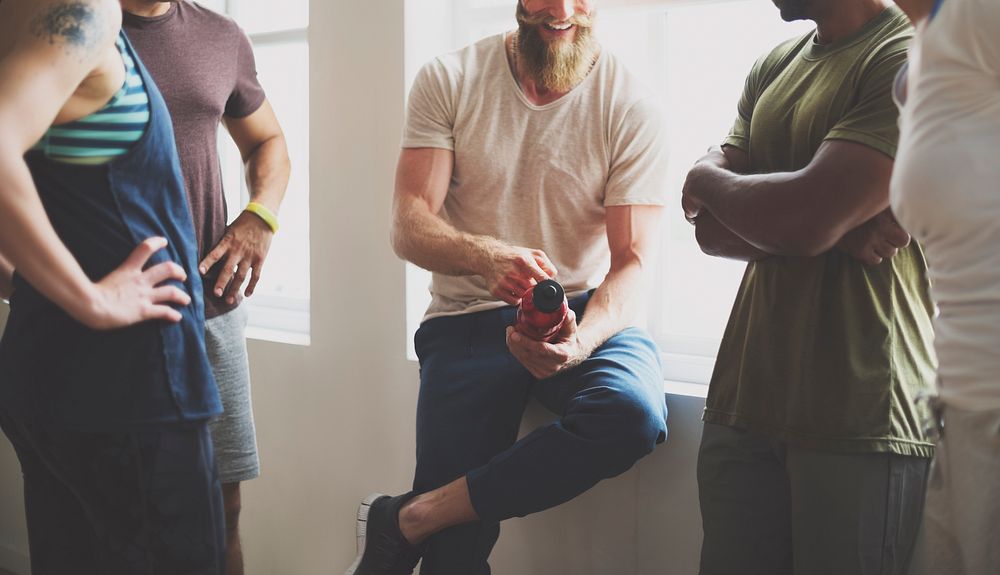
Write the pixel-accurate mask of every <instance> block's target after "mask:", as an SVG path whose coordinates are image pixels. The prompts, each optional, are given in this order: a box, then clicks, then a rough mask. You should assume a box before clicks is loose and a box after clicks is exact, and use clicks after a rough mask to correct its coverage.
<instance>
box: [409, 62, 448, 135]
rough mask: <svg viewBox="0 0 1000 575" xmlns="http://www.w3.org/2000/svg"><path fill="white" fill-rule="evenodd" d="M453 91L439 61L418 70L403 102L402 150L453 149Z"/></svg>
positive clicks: (443, 67)
mask: <svg viewBox="0 0 1000 575" xmlns="http://www.w3.org/2000/svg"><path fill="white" fill-rule="evenodd" d="M456 89H457V88H456V86H455V84H454V83H453V82H452V81H451V79H450V78H449V76H448V73H447V70H446V69H445V66H444V65H443V64H442V63H441V61H440V60H434V61H432V62H430V63H428V64H425V65H424V67H423V68H421V69H420V72H418V73H417V77H416V78H415V79H414V81H413V87H412V88H411V89H410V98H409V100H408V102H407V108H406V126H405V129H404V131H403V147H404V148H442V149H445V150H454V149H455V135H454V126H455V107H454V100H455V91H456Z"/></svg>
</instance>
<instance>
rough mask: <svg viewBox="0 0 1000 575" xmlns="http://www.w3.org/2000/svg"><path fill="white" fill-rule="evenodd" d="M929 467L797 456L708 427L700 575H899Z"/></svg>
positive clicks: (701, 473)
mask: <svg viewBox="0 0 1000 575" xmlns="http://www.w3.org/2000/svg"><path fill="white" fill-rule="evenodd" d="M929 463H930V460H928V459H923V458H919V457H907V456H901V455H895V454H891V453H860V454H857V453H854V454H852V453H836V452H828V451H817V450H809V449H799V448H795V447H791V446H788V445H786V444H784V443H782V442H779V441H774V440H772V439H769V438H768V437H765V436H763V435H758V434H754V433H750V432H747V431H744V430H740V429H735V428H731V427H727V426H722V425H713V424H705V430H704V434H703V436H702V442H701V451H700V453H699V456H698V490H699V499H700V500H701V514H702V521H703V525H704V531H705V540H704V544H703V546H702V551H701V571H700V573H701V575H792V574H794V575H903V574H905V573H906V570H907V567H908V565H909V562H910V557H911V555H912V553H913V546H914V541H915V539H916V534H917V531H918V529H919V526H920V517H921V513H922V510H923V501H924V489H925V486H926V479H927V471H928V466H929Z"/></svg>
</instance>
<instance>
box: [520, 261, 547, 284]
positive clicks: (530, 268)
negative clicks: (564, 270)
mask: <svg viewBox="0 0 1000 575" xmlns="http://www.w3.org/2000/svg"><path fill="white" fill-rule="evenodd" d="M542 256H543V257H545V259H546V260H548V257H547V256H545V254H542ZM548 265H549V267H550V269H554V267H555V266H552V263H551V262H549V263H548ZM517 266H518V268H520V269H519V271H521V272H522V273H525V274H527V278H523V279H530V280H535V282H540V281H543V280H547V279H549V277H550V276H549V273H548V272H546V271H545V270H544V269H542V262H540V261H539V257H538V256H537V255H534V254H532V256H531V257H527V256H526V257H523V258H518V260H517ZM529 285H530V283H529Z"/></svg>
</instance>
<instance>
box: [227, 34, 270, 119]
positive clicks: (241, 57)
mask: <svg viewBox="0 0 1000 575" xmlns="http://www.w3.org/2000/svg"><path fill="white" fill-rule="evenodd" d="M237 42H238V44H239V45H238V47H237V52H238V56H237V63H236V67H237V69H236V85H235V86H233V91H232V92H231V93H230V94H229V98H228V99H227V100H226V111H225V114H226V117H228V118H245V117H247V116H249V115H250V114H253V113H254V112H256V111H257V109H258V108H260V106H261V104H263V103H264V100H265V98H266V95H265V94H264V88H262V87H261V85H260V82H258V81H257V61H256V59H254V56H253V46H251V45H250V39H249V38H247V36H246V34H245V33H244V32H243V30H238V40H237Z"/></svg>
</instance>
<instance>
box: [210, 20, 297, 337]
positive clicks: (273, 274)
mask: <svg viewBox="0 0 1000 575" xmlns="http://www.w3.org/2000/svg"><path fill="white" fill-rule="evenodd" d="M204 4H205V5H206V6H208V7H210V8H212V9H214V10H216V11H218V12H222V13H226V14H229V15H230V16H232V17H233V18H234V19H235V20H236V21H237V22H238V23H239V24H240V26H241V27H243V29H244V30H245V31H246V32H247V34H248V35H249V36H250V40H251V42H252V43H253V47H254V56H255V58H256V61H257V72H258V76H259V78H260V82H261V85H263V87H264V90H265V91H266V92H267V97H268V100H269V101H270V102H271V105H272V106H273V107H274V110H275V113H276V114H277V116H278V121H279V122H280V123H281V127H282V129H283V130H284V132H285V138H286V140H287V142H288V153H289V155H290V156H291V158H292V173H291V179H290V180H289V183H288V192H287V194H286V195H285V200H284V202H283V203H282V205H281V230H280V232H279V233H278V234H277V235H275V237H274V242H273V243H272V245H271V252H270V255H269V256H268V259H267V262H265V265H264V269H263V274H262V276H261V280H260V283H259V284H257V288H256V290H255V292H254V295H253V297H251V298H248V299H247V300H246V301H245V303H244V305H246V306H247V307H248V309H249V312H250V324H249V327H248V329H247V335H248V337H252V338H257V339H266V340H272V341H281V342H285V343H296V344H308V343H309V296H310V294H309V44H308V37H307V30H308V25H309V2H308V0H286V1H284V2H273V1H270V0H210V1H208V2H204ZM219 145H220V154H221V162H222V172H223V185H224V186H225V191H226V203H227V205H228V206H229V219H230V221H232V220H233V219H235V218H236V216H238V215H239V214H240V208H241V207H242V206H244V205H246V203H247V202H248V201H249V194H248V191H247V187H246V181H245V179H244V177H243V164H242V160H241V159H240V154H239V150H237V148H236V146H235V144H233V142H232V139H230V138H229V135H228V134H227V133H226V131H225V128H224V127H221V126H220V129H219Z"/></svg>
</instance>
